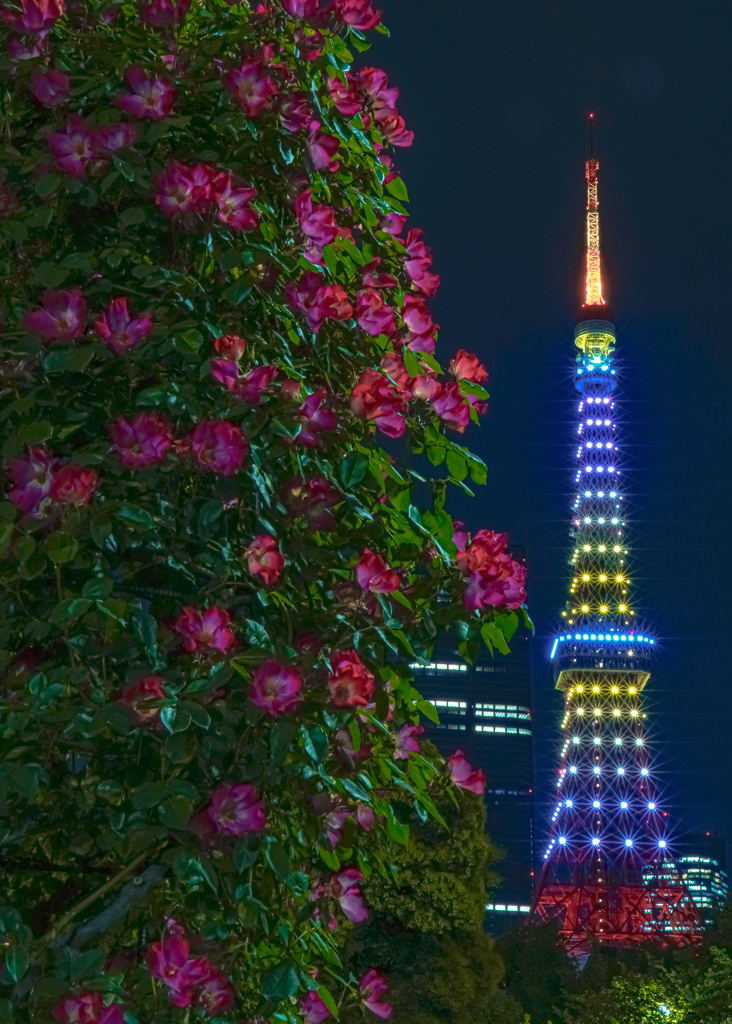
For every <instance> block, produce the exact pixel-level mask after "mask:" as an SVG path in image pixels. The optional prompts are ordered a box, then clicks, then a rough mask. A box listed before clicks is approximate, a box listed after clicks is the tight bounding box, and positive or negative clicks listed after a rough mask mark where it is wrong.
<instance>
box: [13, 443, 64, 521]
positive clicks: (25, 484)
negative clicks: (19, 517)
mask: <svg viewBox="0 0 732 1024" xmlns="http://www.w3.org/2000/svg"><path fill="white" fill-rule="evenodd" d="M57 464H58V459H57V458H55V457H54V456H53V455H50V454H49V453H48V452H47V451H46V450H45V448H40V447H36V448H29V450H28V455H27V457H26V458H24V459H12V460H11V462H10V463H9V465H8V477H9V478H10V481H11V483H12V484H14V486H13V487H12V488H11V489H10V490H9V491H8V495H7V497H8V501H11V502H12V503H13V504H14V505H15V506H16V508H18V509H20V511H21V513H22V514H23V515H24V516H29V515H35V514H38V513H41V512H42V511H46V509H47V506H49V505H50V503H51V486H52V482H53V474H54V469H55V467H56V465H57Z"/></svg>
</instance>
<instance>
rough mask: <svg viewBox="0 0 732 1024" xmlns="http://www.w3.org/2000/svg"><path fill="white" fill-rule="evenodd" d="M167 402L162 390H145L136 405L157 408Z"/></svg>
mask: <svg viewBox="0 0 732 1024" xmlns="http://www.w3.org/2000/svg"><path fill="white" fill-rule="evenodd" d="M164 401H165V392H164V391H163V390H161V389H160V388H145V389H144V390H143V391H141V392H140V393H139V395H138V396H137V398H136V399H135V405H138V406H155V405H162V404H163V402H164Z"/></svg>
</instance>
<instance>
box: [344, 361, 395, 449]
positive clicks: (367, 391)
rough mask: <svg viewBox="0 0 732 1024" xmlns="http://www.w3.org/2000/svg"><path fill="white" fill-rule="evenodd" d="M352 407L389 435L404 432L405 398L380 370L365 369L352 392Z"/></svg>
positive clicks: (363, 417)
mask: <svg viewBox="0 0 732 1024" xmlns="http://www.w3.org/2000/svg"><path fill="white" fill-rule="evenodd" d="M351 409H352V410H353V412H354V413H355V414H356V416H359V417H361V419H364V420H367V421H368V422H370V421H372V420H373V422H374V423H375V424H376V426H377V427H378V428H379V430H381V431H383V432H384V433H385V434H386V435H387V437H401V436H402V434H403V433H404V428H405V423H404V415H403V414H404V398H403V396H402V395H400V394H399V392H398V391H397V389H396V388H395V387H394V385H393V384H392V382H391V381H390V380H389V378H388V377H384V376H382V375H381V374H380V373H379V371H378V370H364V372H363V373H362V374H361V376H360V377H359V380H358V384H357V385H356V387H355V388H354V389H353V392H352V394H351Z"/></svg>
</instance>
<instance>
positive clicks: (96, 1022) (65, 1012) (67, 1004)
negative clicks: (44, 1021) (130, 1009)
mask: <svg viewBox="0 0 732 1024" xmlns="http://www.w3.org/2000/svg"><path fill="white" fill-rule="evenodd" d="M51 1013H52V1015H53V1019H54V1020H56V1021H58V1022H59V1024H124V1010H123V1008H122V1007H121V1006H120V1004H119V1003H110V1005H109V1006H105V1005H104V999H103V997H102V994H101V992H81V993H80V994H79V995H78V996H67V997H66V999H64V1000H62V1001H61V1002H60V1003H57V1004H56V1006H54V1008H53V1010H51Z"/></svg>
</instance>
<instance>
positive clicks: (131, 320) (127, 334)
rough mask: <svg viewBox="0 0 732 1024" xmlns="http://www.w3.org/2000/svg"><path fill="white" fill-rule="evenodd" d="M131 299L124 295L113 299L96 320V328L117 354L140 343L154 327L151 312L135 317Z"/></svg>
mask: <svg viewBox="0 0 732 1024" xmlns="http://www.w3.org/2000/svg"><path fill="white" fill-rule="evenodd" d="M129 306H130V300H129V299H128V298H127V297H126V296H124V295H118V296H117V297H116V298H114V299H112V300H111V301H110V303H109V305H108V306H107V308H106V310H105V311H104V313H103V314H102V315H101V316H100V317H99V319H98V320H95V321H94V330H95V331H96V332H97V334H98V335H99V337H100V338H101V339H102V341H103V342H105V343H106V344H107V345H109V347H110V348H111V349H112V351H113V352H114V353H115V354H116V355H120V354H121V353H122V352H126V351H127V350H128V349H131V348H134V347H135V346H136V345H139V344H140V342H141V341H142V340H143V338H146V337H147V335H148V334H149V333H150V328H151V327H152V317H151V315H150V314H149V313H143V314H142V316H139V317H133V316H132V313H131V312H130V308H129Z"/></svg>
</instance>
